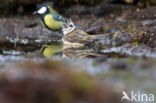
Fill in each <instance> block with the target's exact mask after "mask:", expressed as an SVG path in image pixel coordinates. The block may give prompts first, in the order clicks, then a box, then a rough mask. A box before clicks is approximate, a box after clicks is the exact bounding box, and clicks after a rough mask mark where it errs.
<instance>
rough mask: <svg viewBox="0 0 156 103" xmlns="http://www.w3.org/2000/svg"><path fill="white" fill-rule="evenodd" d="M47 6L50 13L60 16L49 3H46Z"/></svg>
mask: <svg viewBox="0 0 156 103" xmlns="http://www.w3.org/2000/svg"><path fill="white" fill-rule="evenodd" d="M48 8H49V10H50V13H51V14H54V15H57V16H60V14H59V13H58V12H57V11H56V10H54V9H53V8H52V7H50V6H49V5H48Z"/></svg>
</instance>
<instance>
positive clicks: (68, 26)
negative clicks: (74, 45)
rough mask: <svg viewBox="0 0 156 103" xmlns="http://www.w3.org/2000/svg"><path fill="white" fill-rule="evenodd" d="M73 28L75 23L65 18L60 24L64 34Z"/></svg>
mask: <svg viewBox="0 0 156 103" xmlns="http://www.w3.org/2000/svg"><path fill="white" fill-rule="evenodd" d="M73 30H75V25H74V23H73V22H72V20H71V19H70V20H66V21H65V23H64V25H63V26H62V31H63V34H64V35H66V34H68V33H71V32H72V31H73Z"/></svg>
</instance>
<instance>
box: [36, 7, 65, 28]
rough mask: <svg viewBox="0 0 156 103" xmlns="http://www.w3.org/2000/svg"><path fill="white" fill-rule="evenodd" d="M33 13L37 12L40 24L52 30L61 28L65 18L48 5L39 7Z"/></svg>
mask: <svg viewBox="0 0 156 103" xmlns="http://www.w3.org/2000/svg"><path fill="white" fill-rule="evenodd" d="M34 14H38V15H39V17H40V19H41V22H42V24H43V25H44V26H45V27H46V28H47V29H49V30H52V31H57V30H61V28H62V26H63V24H64V22H65V20H66V19H65V18H64V17H62V16H61V15H60V14H59V13H58V12H56V11H55V10H54V9H53V8H51V7H50V6H49V5H46V6H42V7H40V8H39V9H38V10H37V11H35V12H34Z"/></svg>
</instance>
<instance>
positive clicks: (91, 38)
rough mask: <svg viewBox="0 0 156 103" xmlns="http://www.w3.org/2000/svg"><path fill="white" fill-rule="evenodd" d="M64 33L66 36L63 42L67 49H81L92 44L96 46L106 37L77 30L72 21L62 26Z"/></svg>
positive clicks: (67, 21)
mask: <svg viewBox="0 0 156 103" xmlns="http://www.w3.org/2000/svg"><path fill="white" fill-rule="evenodd" d="M62 32H63V34H64V36H63V38H62V41H63V45H64V46H65V47H75V48H79V47H84V46H90V45H92V44H93V45H95V44H96V43H98V42H99V40H101V39H103V38H104V35H89V34H88V33H86V32H85V31H83V30H81V29H79V28H76V26H75V25H74V23H73V22H72V21H71V19H70V20H66V21H65V23H64V25H63V26H62ZM93 45H92V46H93Z"/></svg>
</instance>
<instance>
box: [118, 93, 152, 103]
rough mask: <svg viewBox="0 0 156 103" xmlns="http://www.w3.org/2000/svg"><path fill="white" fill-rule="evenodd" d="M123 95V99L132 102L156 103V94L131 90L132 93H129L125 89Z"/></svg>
mask: <svg viewBox="0 0 156 103" xmlns="http://www.w3.org/2000/svg"><path fill="white" fill-rule="evenodd" d="M122 94H123V96H122V98H121V101H124V100H127V101H131V102H144V103H146V102H147V103H148V102H153V103H154V94H146V93H141V92H134V91H131V92H130V95H128V94H127V93H126V92H125V91H123V92H122Z"/></svg>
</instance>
